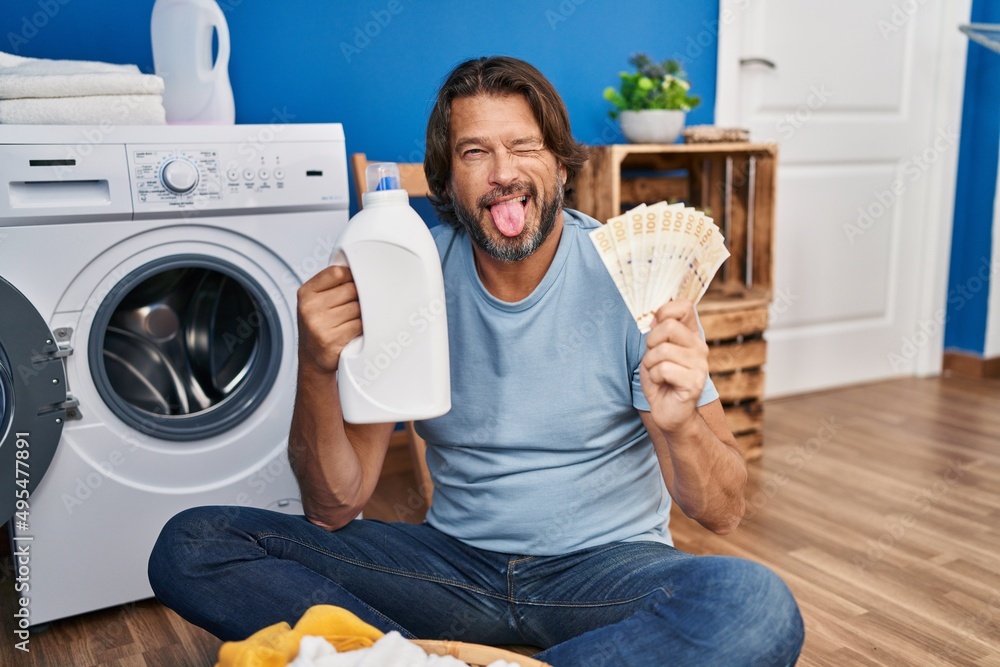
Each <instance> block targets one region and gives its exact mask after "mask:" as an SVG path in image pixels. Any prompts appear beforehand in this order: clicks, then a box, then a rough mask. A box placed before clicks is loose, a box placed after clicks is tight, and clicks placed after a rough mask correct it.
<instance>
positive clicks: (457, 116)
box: [449, 95, 566, 262]
mask: <svg viewBox="0 0 1000 667" xmlns="http://www.w3.org/2000/svg"><path fill="white" fill-rule="evenodd" d="M449 143H450V145H451V150H452V156H451V158H452V159H451V163H452V166H451V180H450V187H449V191H450V195H451V199H452V203H453V204H454V206H455V214H456V216H457V217H458V219H459V222H461V223H462V225H463V226H464V227H465V228H466V230H468V232H469V236H470V237H471V238H472V240H473V241H474V242H475V243H476V245H478V246H479V247H480V248H481V249H482V250H484V251H485V252H487V253H488V254H489V255H491V256H492V257H494V258H496V259H499V260H501V261H505V262H517V261H520V260H522V259H524V258H525V257H528V256H529V255H530V254H531V253H533V252H534V251H535V250H537V249H538V247H539V246H540V245H541V244H542V242H544V241H545V239H546V238H547V237H548V235H549V233H550V232H551V231H552V229H553V227H554V226H555V221H556V219H557V217H558V216H559V215H560V214H561V211H562V204H563V185H564V184H565V182H566V170H565V169H564V168H563V167H562V166H560V165H559V164H558V163H557V161H556V158H555V156H554V155H553V154H552V153H551V151H549V150H548V149H547V148H546V147H545V142H544V141H543V139H542V131H541V129H540V128H539V127H538V123H536V122H535V117H534V115H533V114H532V112H531V107H530V106H529V105H528V102H527V101H526V100H525V99H524V98H523V97H521V96H520V95H509V96H502V97H499V96H493V95H477V96H476V97H462V98H459V99H456V100H454V101H453V102H452V103H451V136H450V142H449Z"/></svg>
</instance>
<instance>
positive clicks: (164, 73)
mask: <svg viewBox="0 0 1000 667" xmlns="http://www.w3.org/2000/svg"><path fill="white" fill-rule="evenodd" d="M150 24H151V25H150V29H151V37H152V40H153V66H154V68H155V69H156V73H157V74H158V75H159V76H161V77H163V84H164V90H163V107H164V109H165V110H166V112H167V122H168V123H191V124H214V125H232V124H233V123H234V122H235V120H236V106H235V104H234V102H233V89H232V86H231V85H230V83H229V25H228V24H227V23H226V17H225V15H224V14H223V13H222V10H221V9H219V5H217V4H216V3H215V0H156V4H154V5H153V17H152V20H151V21H150ZM213 30H214V31H215V32H216V33H217V34H218V37H219V52H218V55H217V56H216V58H215V63H214V64H213V63H212V31H213Z"/></svg>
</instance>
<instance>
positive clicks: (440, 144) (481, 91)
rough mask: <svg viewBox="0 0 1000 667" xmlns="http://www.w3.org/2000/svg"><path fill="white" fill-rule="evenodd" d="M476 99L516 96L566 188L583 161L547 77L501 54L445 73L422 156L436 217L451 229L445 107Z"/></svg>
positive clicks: (582, 151)
mask: <svg viewBox="0 0 1000 667" xmlns="http://www.w3.org/2000/svg"><path fill="white" fill-rule="evenodd" d="M476 95H521V96H523V97H524V99H525V100H527V102H528V105H529V106H530V107H531V111H532V113H534V116H535V121H536V122H537V123H538V127H539V128H540V129H541V130H542V139H543V140H544V142H545V147H546V148H547V149H548V150H550V151H552V154H553V155H555V158H556V160H557V161H558V162H559V164H560V165H561V166H562V167H563V168H565V169H566V188H567V192H570V186H571V185H572V183H573V180H574V179H575V178H576V175H577V173H578V172H579V171H580V168H581V167H583V165H584V163H585V162H586V161H587V147H586V146H584V145H583V144H581V143H579V142H577V141H576V140H575V139H573V135H572V133H571V132H570V127H569V114H568V113H567V112H566V105H565V104H564V103H563V101H562V98H561V97H559V93H557V92H556V89H555V88H554V87H553V86H552V84H551V83H550V82H549V80H548V79H546V78H545V76H544V75H542V73H541V72H539V71H538V70H537V69H535V68H534V67H533V66H532V65H529V64H528V63H526V62H524V61H523V60H518V59H517V58H510V57H507V56H491V57H488V58H487V57H483V58H475V59H472V60H466V61H465V62H463V63H461V64H460V65H458V66H457V67H455V69H453V70H452V71H451V73H450V74H449V75H448V78H447V79H445V82H444V85H442V86H441V90H439V91H438V95H437V101H436V102H435V104H434V109H433V110H431V115H430V118H429V119H428V121H427V153H426V155H425V157H424V174H425V175H426V176H427V184H428V186H429V188H430V191H431V195H430V201H431V203H432V204H433V205H434V208H435V209H437V213H438V217H440V218H441V220H443V221H444V222H447V223H449V224H450V225H452V226H453V227H457V226H458V225H459V222H458V218H457V217H456V216H455V209H454V207H453V206H452V204H451V197H450V196H449V195H448V180H449V178H450V177H451V142H450V132H451V103H452V101H453V100H455V99H457V98H460V97H474V96H476Z"/></svg>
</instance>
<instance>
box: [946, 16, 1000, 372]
mask: <svg viewBox="0 0 1000 667" xmlns="http://www.w3.org/2000/svg"><path fill="white" fill-rule="evenodd" d="M972 22H973V23H1000V3H996V1H995V0H974V2H973V5H972ZM998 148H1000V54H996V53H993V52H992V51H990V50H988V49H986V48H985V47H983V46H981V45H979V44H977V43H975V42H972V41H970V42H969V55H968V60H967V64H966V74H965V99H964V101H963V106H962V138H961V141H960V144H959V156H958V183H957V185H956V188H955V221H954V229H953V231H952V242H951V264H950V267H949V276H948V311H947V324H946V327H945V337H944V345H945V348H946V349H953V350H959V351H963V352H971V353H973V354H976V355H980V356H982V355H983V354H984V352H985V349H986V322H987V314H988V307H989V291H990V280H989V276H990V269H989V267H990V262H991V252H992V240H993V227H994V220H993V212H994V199H995V197H996V185H997V159H998Z"/></svg>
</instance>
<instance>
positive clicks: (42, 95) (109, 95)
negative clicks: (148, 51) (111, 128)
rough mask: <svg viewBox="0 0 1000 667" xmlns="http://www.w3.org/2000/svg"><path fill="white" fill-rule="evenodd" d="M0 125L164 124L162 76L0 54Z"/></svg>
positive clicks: (132, 67)
mask: <svg viewBox="0 0 1000 667" xmlns="http://www.w3.org/2000/svg"><path fill="white" fill-rule="evenodd" d="M0 123H4V124H18V125H163V124H164V123H166V114H165V112H164V110H163V79H162V78H160V77H158V76H155V75H152V74H143V73H142V72H140V71H139V68H138V67H136V66H135V65H112V64H110V63H99V62H89V61H84V60H46V59H41V58H23V57H21V56H15V55H11V54H9V53H0Z"/></svg>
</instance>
